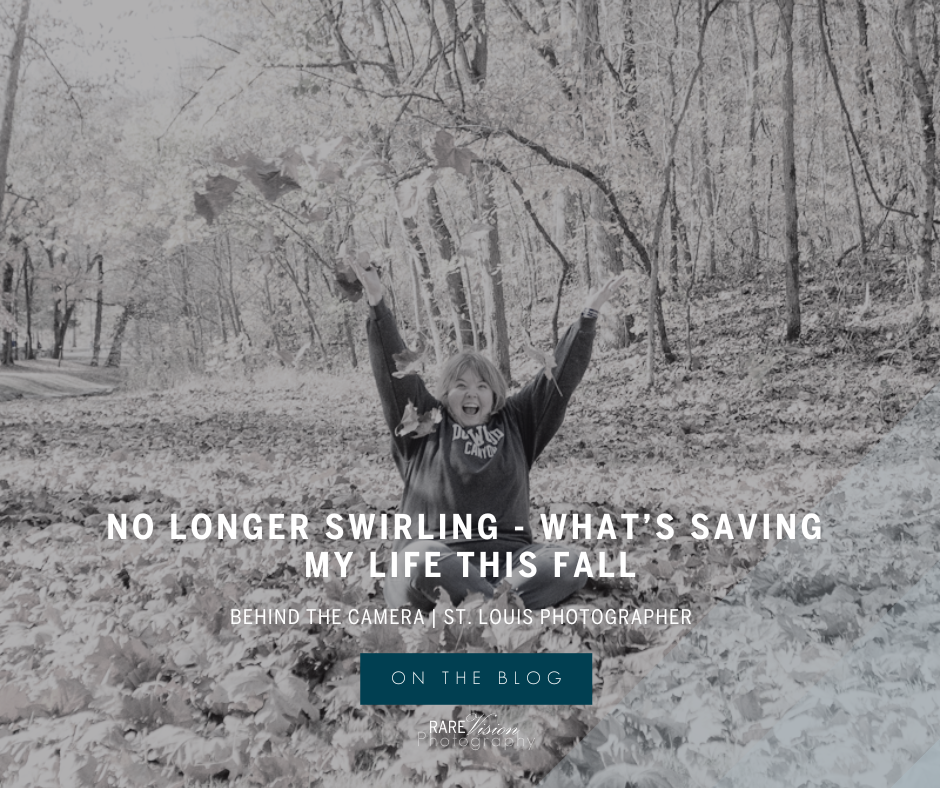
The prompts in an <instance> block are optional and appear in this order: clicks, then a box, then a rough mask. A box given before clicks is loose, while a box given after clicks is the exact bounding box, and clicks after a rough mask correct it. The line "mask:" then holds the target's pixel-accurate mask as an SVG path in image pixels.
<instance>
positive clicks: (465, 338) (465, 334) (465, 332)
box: [428, 187, 473, 350]
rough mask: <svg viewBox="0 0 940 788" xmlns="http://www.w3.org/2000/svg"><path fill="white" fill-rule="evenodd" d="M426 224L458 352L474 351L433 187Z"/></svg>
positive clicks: (455, 266) (454, 262)
mask: <svg viewBox="0 0 940 788" xmlns="http://www.w3.org/2000/svg"><path fill="white" fill-rule="evenodd" d="M428 221H429V223H430V225H431V230H432V232H433V233H434V239H435V240H436V241H437V251H438V253H439V254H440V256H441V261H442V262H443V264H444V265H445V266H446V270H447V275H446V279H447V292H448V295H449V296H450V306H451V312H452V315H453V321H454V336H455V339H456V340H457V347H458V349H459V350H464V349H467V348H471V347H473V327H472V326H471V325H470V311H469V309H468V308H467V292H466V290H464V286H463V276H462V275H461V273H460V265H459V262H458V260H457V259H456V256H455V255H456V249H455V248H454V239H453V236H452V235H451V234H450V229H449V228H448V227H447V223H446V222H445V221H444V214H443V213H442V212H441V205H440V203H439V202H438V199H437V191H436V190H435V189H434V188H433V187H432V188H431V189H430V190H429V191H428Z"/></svg>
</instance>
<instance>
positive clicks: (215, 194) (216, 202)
mask: <svg viewBox="0 0 940 788" xmlns="http://www.w3.org/2000/svg"><path fill="white" fill-rule="evenodd" d="M237 188H238V181H236V180H235V179H234V178H227V177H226V176H224V175H212V176H210V177H209V178H206V193H205V194H200V193H199V192H194V194H193V198H194V201H195V203H196V213H198V214H199V215H200V216H202V217H203V218H204V219H205V220H206V223H207V224H212V223H213V222H214V221H215V220H216V219H217V218H218V216H219V214H221V213H222V211H224V210H225V209H226V208H228V206H229V205H231V204H232V201H233V200H234V199H235V198H234V197H233V195H234V193H235V190H236V189H237Z"/></svg>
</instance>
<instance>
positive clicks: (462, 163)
mask: <svg viewBox="0 0 940 788" xmlns="http://www.w3.org/2000/svg"><path fill="white" fill-rule="evenodd" d="M432 150H433V152H434V158H435V159H437V166H438V167H451V168H453V169H455V170H457V172H459V173H460V174H461V175H470V171H471V167H472V166H473V162H474V160H475V159H476V156H475V155H474V153H473V151H472V150H470V148H464V147H457V146H455V145H454V137H453V135H452V134H449V133H447V132H446V131H444V130H443V129H441V130H440V131H439V132H437V136H436V137H435V138H434V145H433V146H432Z"/></svg>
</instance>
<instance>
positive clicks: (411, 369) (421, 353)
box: [392, 347, 427, 378]
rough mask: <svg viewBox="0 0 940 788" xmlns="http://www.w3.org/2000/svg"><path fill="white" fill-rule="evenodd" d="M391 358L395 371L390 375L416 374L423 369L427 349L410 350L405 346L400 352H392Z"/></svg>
mask: <svg viewBox="0 0 940 788" xmlns="http://www.w3.org/2000/svg"><path fill="white" fill-rule="evenodd" d="M392 360H393V361H394V362H395V370H396V371H395V372H393V373H392V375H393V376H394V377H396V378H403V377H405V376H406V375H417V374H418V373H419V372H421V371H422V370H423V369H424V364H425V361H427V351H425V350H424V349H423V348H420V347H419V348H418V349H417V350H410V349H409V348H405V349H404V350H403V351H402V352H401V353H394V354H392Z"/></svg>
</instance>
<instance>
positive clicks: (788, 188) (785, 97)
mask: <svg viewBox="0 0 940 788" xmlns="http://www.w3.org/2000/svg"><path fill="white" fill-rule="evenodd" d="M778 2H779V5H780V21H781V28H782V30H781V32H782V34H783V53H784V69H783V86H782V89H783V94H782V97H781V99H782V102H783V134H782V139H781V143H782V150H781V154H780V156H781V161H782V162H783V177H782V178H781V179H780V182H781V184H782V186H783V223H784V230H783V265H784V278H785V280H786V290H787V333H786V338H787V341H788V342H795V341H796V340H797V339H799V338H800V245H799V235H798V232H799V226H798V215H797V205H796V154H795V147H794V140H793V118H794V107H795V99H794V95H793V4H794V0H778Z"/></svg>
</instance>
